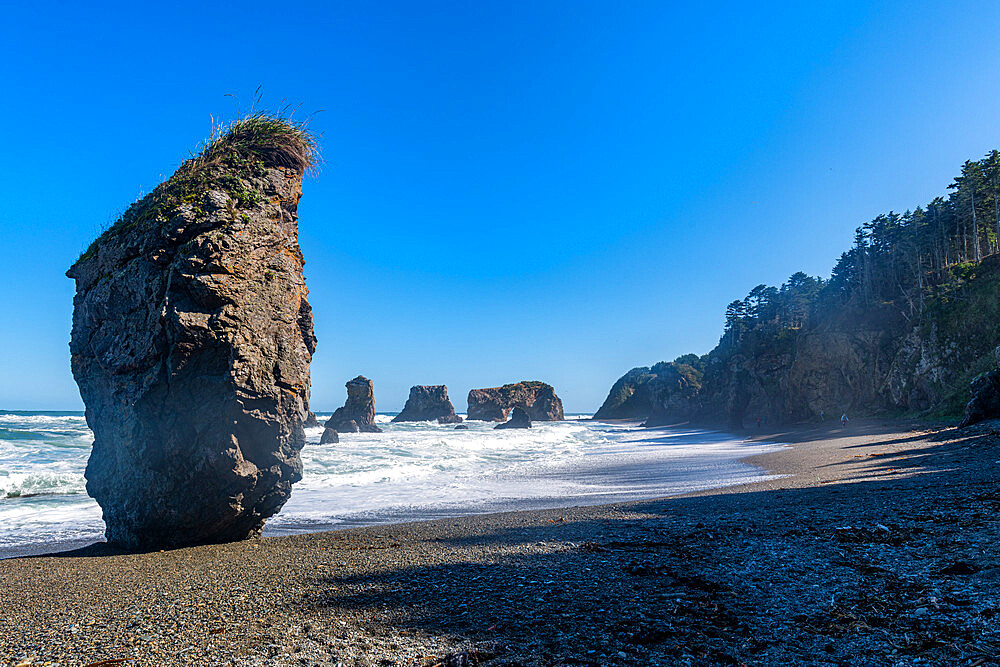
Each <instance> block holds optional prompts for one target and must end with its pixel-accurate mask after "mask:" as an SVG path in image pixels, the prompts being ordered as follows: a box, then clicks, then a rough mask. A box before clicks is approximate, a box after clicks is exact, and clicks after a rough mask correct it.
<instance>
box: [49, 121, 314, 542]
mask: <svg viewBox="0 0 1000 667" xmlns="http://www.w3.org/2000/svg"><path fill="white" fill-rule="evenodd" d="M245 122H246V121H241V123H245ZM256 122H258V123H264V124H265V125H266V123H268V122H270V123H273V124H274V125H273V126H270V125H269V126H267V129H268V130H269V131H270V130H274V131H275V132H278V133H280V132H284V135H283V139H282V140H281V141H277V140H275V139H274V137H273V136H268V137H265V138H264V139H261V138H260V136H261V135H260V134H259V133H257V134H254V133H253V132H251V133H250V135H247V133H246V130H247V128H246V126H245V125H241V124H240V123H237V124H234V125H233V126H231V127H230V129H229V131H228V133H226V134H225V135H223V136H221V137H220V138H218V139H217V140H215V141H214V142H213V143H212V144H210V145H209V147H208V148H206V150H205V152H203V153H202V154H201V155H200V156H198V157H196V158H193V159H191V160H189V161H188V162H186V163H184V165H182V166H181V168H180V169H178V171H177V172H176V173H175V174H174V175H173V176H172V177H171V178H170V179H169V180H168V181H166V182H165V183H163V184H162V185H160V186H159V187H157V188H156V189H155V190H154V191H153V192H152V193H150V194H149V195H148V196H146V197H145V198H143V199H142V200H141V201H139V202H137V203H135V204H133V205H132V206H131V207H130V208H129V209H128V210H127V211H126V212H125V213H124V214H123V216H122V218H121V219H120V220H119V221H118V222H117V223H116V224H115V225H114V226H113V227H112V228H111V229H109V230H108V231H107V232H105V233H104V234H102V235H101V237H100V238H99V239H97V241H95V242H94V244H93V245H92V246H91V248H90V249H89V250H88V251H87V252H86V253H84V255H83V256H82V257H81V258H80V259H79V260H78V261H77V263H76V264H74V265H73V267H72V268H71V269H70V270H69V272H68V273H67V275H68V276H69V277H71V278H73V279H75V281H76V297H75V298H74V311H73V333H72V340H71V343H70V352H71V357H72V370H73V376H74V378H75V379H76V381H77V384H78V385H79V387H80V394H81V396H82V397H83V400H84V403H85V404H86V408H87V410H86V416H87V423H88V424H89V425H90V427H91V429H92V430H93V432H94V445H93V450H92V453H91V456H90V460H89V462H88V464H87V470H86V477H87V492H88V493H89V494H90V495H91V496H93V497H94V498H95V499H96V500H97V502H98V503H99V504H100V506H101V508H102V510H103V512H104V521H105V523H106V526H107V531H106V534H107V539H108V541H109V542H112V543H115V544H118V545H122V546H124V547H128V548H162V547H174V546H180V545H186V544H196V543H206V542H222V541H232V540H239V539H244V538H246V537H247V536H249V535H252V534H254V533H257V532H259V531H260V529H261V527H262V526H263V524H264V521H265V520H266V519H267V518H268V517H269V516H271V515H273V514H274V513H275V512H277V511H278V510H279V509H280V508H281V506H282V505H283V504H284V503H285V501H286V500H287V499H288V497H289V494H290V493H291V488H292V484H293V483H294V482H296V481H298V480H299V479H300V478H301V474H302V463H301V460H300V458H299V451H300V450H301V448H302V446H303V444H304V442H305V436H304V433H303V430H302V423H303V420H304V419H305V418H306V414H307V405H308V398H309V362H310V360H311V357H312V353H313V351H314V350H315V346H316V338H315V337H314V335H313V327H312V311H311V309H310V307H309V303H308V301H307V300H306V295H307V290H306V286H305V282H304V280H303V277H302V267H303V263H304V262H303V258H302V253H301V251H300V249H299V245H298V222H297V214H296V208H297V205H298V201H299V197H300V196H301V193H302V177H303V172H304V170H305V168H306V167H307V166H308V165H309V163H310V159H311V154H312V153H311V150H312V149H311V146H312V144H311V142H310V140H309V139H308V137H307V136H306V135H300V134H299V132H300V130H298V129H297V128H296V127H295V126H294V125H291V124H288V123H287V122H285V121H282V120H280V119H268V118H267V117H260V116H258V117H256ZM248 136H249V138H248Z"/></svg>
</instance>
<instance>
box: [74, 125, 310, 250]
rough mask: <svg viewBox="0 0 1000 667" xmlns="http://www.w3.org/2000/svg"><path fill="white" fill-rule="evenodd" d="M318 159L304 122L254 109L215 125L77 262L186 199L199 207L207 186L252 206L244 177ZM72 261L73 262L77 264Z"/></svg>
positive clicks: (300, 167) (302, 167)
mask: <svg viewBox="0 0 1000 667" xmlns="http://www.w3.org/2000/svg"><path fill="white" fill-rule="evenodd" d="M318 161H319V146H318V144H317V142H316V137H315V136H314V135H313V134H312V133H311V132H310V131H309V130H308V129H307V127H306V122H300V121H294V120H292V119H291V118H289V117H287V116H284V115H282V114H278V113H273V112H268V111H256V112H253V113H250V114H248V115H246V116H243V117H242V118H238V119H236V120H234V121H232V122H231V123H229V124H228V125H222V124H219V125H217V126H216V128H215V130H214V131H213V132H212V136H211V137H210V138H209V139H208V140H207V141H205V143H204V145H203V147H202V149H201V151H200V152H199V153H198V154H197V155H195V156H193V157H191V158H190V159H188V160H186V161H185V162H184V163H183V164H182V165H181V166H180V167H179V168H178V169H177V171H176V172H174V174H173V176H171V177H170V178H169V179H167V181H165V182H164V183H161V184H160V185H158V186H157V187H156V188H155V189H154V190H153V191H152V192H151V193H149V194H148V195H146V196H145V197H143V198H142V199H140V200H139V201H137V202H135V203H134V204H132V205H131V206H129V208H128V210H126V211H125V213H124V214H122V216H121V218H119V219H118V221H117V222H115V224H114V225H112V226H111V227H110V228H109V229H107V230H105V231H104V232H103V233H102V234H101V235H100V236H98V237H97V238H96V239H95V240H94V241H93V243H91V244H90V247H88V248H87V250H86V251H84V253H83V254H81V255H80V257H79V258H78V259H77V260H76V262H75V264H78V263H80V262H82V261H85V260H88V259H90V258H92V257H94V256H95V255H96V254H97V250H98V248H99V247H100V245H101V243H103V242H104V241H107V240H109V239H110V238H112V237H114V236H116V235H118V234H120V233H122V232H125V231H128V230H129V229H132V228H134V227H136V226H137V225H140V224H143V223H145V222H148V221H150V220H154V219H161V220H162V222H166V221H167V220H168V219H169V218H170V215H169V214H170V213H173V212H174V211H175V210H176V209H177V208H178V207H180V206H182V205H184V204H190V205H191V206H193V207H194V208H195V213H199V212H200V208H199V207H198V202H199V201H200V197H201V196H202V195H203V194H204V193H205V192H207V191H208V190H211V189H215V188H218V189H222V190H225V191H226V192H228V193H229V194H230V195H231V196H232V197H233V199H234V200H236V203H237V205H238V206H239V207H240V208H249V207H252V206H254V205H256V204H257V203H258V202H259V200H260V195H259V194H258V193H257V192H256V191H254V190H252V189H249V188H247V187H246V186H245V185H244V183H243V179H242V177H243V176H248V177H249V176H259V175H262V174H263V173H264V170H265V169H266V168H268V167H280V168H286V169H293V170H295V171H297V172H300V173H306V172H308V171H309V170H311V169H312V168H314V167H315V166H316V164H317V163H318ZM75 264H74V265H75Z"/></svg>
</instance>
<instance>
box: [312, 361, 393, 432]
mask: <svg viewBox="0 0 1000 667" xmlns="http://www.w3.org/2000/svg"><path fill="white" fill-rule="evenodd" d="M346 386H347V402H346V403H344V407H342V408H337V411H336V412H334V413H333V416H331V417H330V419H328V420H327V422H326V428H328V429H333V430H335V431H337V432H339V433H358V432H361V433H381V432H382V429H380V428H379V427H378V426H376V425H375V385H374V384H373V383H372V381H371V380H369V379H368V378H366V377H364V376H363V375H359V376H358V377H356V378H354V379H353V380H348V381H347V385H346Z"/></svg>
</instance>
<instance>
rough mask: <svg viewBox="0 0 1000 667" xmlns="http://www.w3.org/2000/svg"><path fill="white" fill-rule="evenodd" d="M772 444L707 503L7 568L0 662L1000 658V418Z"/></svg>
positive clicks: (395, 528)
mask: <svg viewBox="0 0 1000 667" xmlns="http://www.w3.org/2000/svg"><path fill="white" fill-rule="evenodd" d="M754 435H755V436H757V437H759V438H760V439H762V440H764V439H769V440H777V441H780V442H786V443H790V445H791V446H790V447H787V448H785V449H781V450H778V451H773V452H770V453H767V454H764V455H761V456H756V457H753V458H751V459H749V460H748V461H747V462H749V463H752V464H754V465H757V466H760V467H761V468H764V469H765V470H767V471H768V472H770V473H772V474H773V475H778V476H779V477H773V478H770V479H768V480H766V481H763V482H758V483H754V484H747V485H742V486H737V487H729V488H726V489H717V490H708V491H701V492H698V493H696V494H689V495H687V496H681V497H672V498H665V499H657V500H643V501H636V502H629V503H619V504H614V505H601V506H592V507H573V508H562V509H548V510H541V511H522V512H509V513H501V514H489V515H480V516H469V517H462V518H457V519H442V520H436V521H428V522H421V523H406V524H396V525H386V526H376V527H368V528H353V529H349V530H340V531H332V532H325V533H313V534H307V535H292V536H285V537H264V538H257V539H252V540H249V541H246V542H240V543H234V544H225V545H212V546H201V547H193V548H185V549H177V550H172V551H164V552H152V553H131V554H127V553H119V552H116V551H115V550H114V549H112V548H111V547H108V546H107V545H103V544H98V545H94V546H91V547H87V548H84V549H80V550H77V551H73V552H68V553H64V554H59V555H51V556H36V557H26V558H17V559H9V560H4V561H0V605H2V609H3V613H2V614H0V657H2V660H0V664H5V665H10V666H13V665H17V666H27V665H57V664H58V665H65V666H70V665H81V666H82V665H86V666H94V667H96V666H98V665H117V664H122V665H174V664H177V665H184V664H192V665H194V664H198V665H302V666H306V665H319V666H323V667H328V666H333V665H344V666H346V665H359V666H360V665H385V666H389V665H413V666H417V665H419V666H422V667H431V666H447V667H455V666H460V665H498V666H499V665H508V666H512V665H525V666H527V665H532V666H534V665H580V664H585V665H673V664H681V665H684V664H689V665H717V664H718V665H740V664H746V665H777V664H852V665H866V664H878V665H883V664H888V665H895V664H898V665H910V664H963V665H983V664H995V662H994V660H995V656H996V655H998V654H1000V593H997V590H996V582H997V581H1000V566H998V563H1000V561H998V559H997V555H998V551H1000V547H998V546H997V545H998V544H1000V540H998V539H997V538H998V537H1000V520H998V519H997V513H996V508H997V506H998V505H1000V489H998V488H997V486H998V484H997V482H996V481H995V480H996V477H997V476H996V469H997V468H998V467H1000V461H997V459H998V458H1000V456H998V452H997V449H996V444H997V442H998V440H997V438H998V435H997V432H996V429H995V427H994V426H993V425H992V424H989V423H988V424H984V425H981V426H978V427H975V428H974V429H967V430H965V431H956V430H955V429H953V428H950V427H945V426H941V427H938V426H934V425H927V424H919V423H912V424H911V423H899V422H879V421H860V422H854V423H852V424H851V425H850V426H849V427H848V428H847V429H845V430H841V429H840V428H839V427H834V426H832V425H806V426H801V427H796V428H793V429H788V430H784V431H781V432H773V433H771V432H768V433H759V434H757V433H754Z"/></svg>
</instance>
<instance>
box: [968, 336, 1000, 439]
mask: <svg viewBox="0 0 1000 667" xmlns="http://www.w3.org/2000/svg"><path fill="white" fill-rule="evenodd" d="M993 355H994V357H995V359H996V361H997V363H998V364H1000V347H997V348H996V349H995V350H993ZM969 391H970V393H971V394H972V398H971V399H970V400H969V403H968V404H967V405H966V406H965V415H964V416H963V418H962V423H961V424H959V428H965V427H966V426H972V425H973V424H978V423H979V422H981V421H983V420H985V419H997V418H1000V369H998V370H992V371H989V372H988V373H982V374H980V375H977V376H976V377H975V378H974V379H973V380H972V382H971V383H969Z"/></svg>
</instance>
